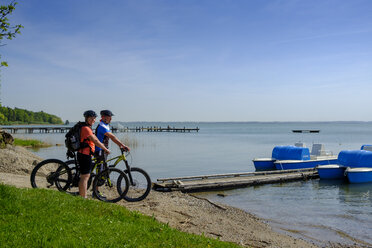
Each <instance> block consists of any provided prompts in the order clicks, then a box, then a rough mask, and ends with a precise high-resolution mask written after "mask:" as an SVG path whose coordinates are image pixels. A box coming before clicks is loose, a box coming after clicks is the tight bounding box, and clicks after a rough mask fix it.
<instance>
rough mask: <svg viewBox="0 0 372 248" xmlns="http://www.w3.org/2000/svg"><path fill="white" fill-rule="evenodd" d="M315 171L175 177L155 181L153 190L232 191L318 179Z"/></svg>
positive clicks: (301, 170)
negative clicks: (262, 185)
mask: <svg viewBox="0 0 372 248" xmlns="http://www.w3.org/2000/svg"><path fill="white" fill-rule="evenodd" d="M318 177H319V175H318V173H317V171H316V170H315V169H313V168H311V169H298V170H278V171H263V172H244V173H229V174H216V175H202V176H191V177H175V178H161V179H157V182H156V183H154V185H153V188H154V189H155V190H158V191H182V192H193V191H211V190H219V189H234V188H241V187H247V186H254V185H261V184H270V183H280V182H287V181H299V180H307V179H312V178H318Z"/></svg>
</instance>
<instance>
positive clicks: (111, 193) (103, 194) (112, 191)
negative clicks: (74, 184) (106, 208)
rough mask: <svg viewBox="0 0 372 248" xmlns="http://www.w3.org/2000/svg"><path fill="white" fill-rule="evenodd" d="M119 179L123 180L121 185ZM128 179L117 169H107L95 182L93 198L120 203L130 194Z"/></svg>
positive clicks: (96, 177) (98, 175)
mask: <svg viewBox="0 0 372 248" xmlns="http://www.w3.org/2000/svg"><path fill="white" fill-rule="evenodd" d="M118 178H122V180H120V183H119V182H118ZM128 185H129V182H128V178H127V176H126V175H125V173H124V172H123V171H121V170H119V169H116V168H107V169H105V170H103V171H101V172H99V173H98V174H97V175H96V176H95V178H94V181H93V196H94V197H96V198H97V199H99V200H101V201H106V202H118V201H120V200H121V199H122V198H123V196H124V195H125V194H126V193H127V192H128Z"/></svg>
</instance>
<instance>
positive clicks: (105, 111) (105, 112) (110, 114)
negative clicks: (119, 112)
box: [101, 109, 114, 117]
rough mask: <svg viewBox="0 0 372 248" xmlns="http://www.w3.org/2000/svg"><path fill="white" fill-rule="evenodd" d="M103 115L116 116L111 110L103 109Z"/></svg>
mask: <svg viewBox="0 0 372 248" xmlns="http://www.w3.org/2000/svg"><path fill="white" fill-rule="evenodd" d="M101 116H110V117H111V116H114V114H113V113H112V112H111V111H110V110H107V109H106V110H102V111H101Z"/></svg>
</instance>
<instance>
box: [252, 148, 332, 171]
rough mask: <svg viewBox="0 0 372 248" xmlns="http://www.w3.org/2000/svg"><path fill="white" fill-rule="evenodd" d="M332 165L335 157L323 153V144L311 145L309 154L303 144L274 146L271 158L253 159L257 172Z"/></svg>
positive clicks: (325, 152) (329, 153) (328, 153)
mask: <svg viewBox="0 0 372 248" xmlns="http://www.w3.org/2000/svg"><path fill="white" fill-rule="evenodd" d="M334 163H337V156H333V155H332V153H331V152H327V151H325V150H324V145H323V144H313V147H312V151H311V153H310V150H309V148H307V147H304V144H303V143H297V144H295V146H276V147H274V149H273V151H272V156H271V158H256V159H253V164H254V166H255V168H256V170H257V171H261V170H291V169H304V168H315V167H316V166H318V165H328V164H334Z"/></svg>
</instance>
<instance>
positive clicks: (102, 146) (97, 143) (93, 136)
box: [88, 134, 110, 154]
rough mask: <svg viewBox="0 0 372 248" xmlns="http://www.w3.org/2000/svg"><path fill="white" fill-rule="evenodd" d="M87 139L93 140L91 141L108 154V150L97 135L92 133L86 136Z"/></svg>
mask: <svg viewBox="0 0 372 248" xmlns="http://www.w3.org/2000/svg"><path fill="white" fill-rule="evenodd" d="M88 139H89V140H91V141H93V143H94V144H95V145H96V146H98V147H99V148H101V149H102V150H103V151H104V152H106V153H107V154H110V150H109V149H107V148H106V146H105V145H104V144H102V143H101V142H100V141H99V140H98V139H97V137H96V136H95V135H94V134H93V135H90V136H88Z"/></svg>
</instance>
